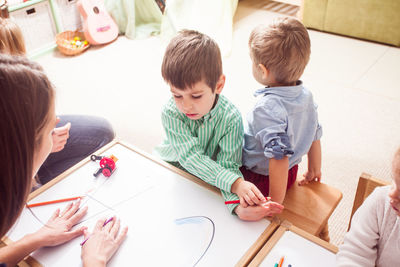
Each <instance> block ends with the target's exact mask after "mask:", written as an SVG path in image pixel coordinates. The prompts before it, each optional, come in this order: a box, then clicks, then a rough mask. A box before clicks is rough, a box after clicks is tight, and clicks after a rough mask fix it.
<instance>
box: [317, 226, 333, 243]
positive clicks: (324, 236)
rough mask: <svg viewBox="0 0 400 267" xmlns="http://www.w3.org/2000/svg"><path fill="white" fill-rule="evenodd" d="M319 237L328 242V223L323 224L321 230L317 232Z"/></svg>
mask: <svg viewBox="0 0 400 267" xmlns="http://www.w3.org/2000/svg"><path fill="white" fill-rule="evenodd" d="M319 237H320V238H321V239H322V240H325V241H326V242H329V241H330V240H331V239H330V237H329V229H328V224H326V225H325V226H324V228H322V231H321V232H320V233H319Z"/></svg>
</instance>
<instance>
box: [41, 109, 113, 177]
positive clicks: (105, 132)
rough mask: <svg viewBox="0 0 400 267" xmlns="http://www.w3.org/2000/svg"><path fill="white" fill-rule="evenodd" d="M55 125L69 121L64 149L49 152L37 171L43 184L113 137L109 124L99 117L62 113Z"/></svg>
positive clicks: (58, 125)
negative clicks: (67, 136) (69, 127)
mask: <svg viewBox="0 0 400 267" xmlns="http://www.w3.org/2000/svg"><path fill="white" fill-rule="evenodd" d="M59 117H60V119H61V120H60V122H59V123H58V124H57V127H60V126H63V125H65V124H66V123H68V122H70V123H71V129H70V130H69V138H68V140H67V144H66V145H65V147H64V149H63V150H61V151H59V152H56V153H51V154H50V155H49V157H48V158H47V159H46V161H45V162H44V163H43V165H42V166H41V168H40V169H39V171H38V179H39V182H40V183H41V184H45V183H47V182H49V181H50V180H52V179H53V178H55V177H57V176H58V175H59V174H61V173H62V172H64V171H65V170H67V169H68V168H70V167H72V166H73V165H75V164H76V163H78V162H79V161H81V160H82V159H84V158H85V157H87V156H89V155H90V154H92V153H93V152H95V151H96V150H98V149H99V148H101V147H103V146H104V145H106V144H107V143H109V142H110V141H112V140H113V139H114V136H115V134H114V130H113V129H112V126H111V124H110V123H109V122H108V121H107V120H105V119H103V118H99V117H94V116H80V115H62V116H59Z"/></svg>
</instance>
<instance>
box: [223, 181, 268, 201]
mask: <svg viewBox="0 0 400 267" xmlns="http://www.w3.org/2000/svg"><path fill="white" fill-rule="evenodd" d="M231 191H232V193H235V194H236V195H238V197H239V199H240V205H242V206H243V207H244V208H246V207H247V206H248V205H250V206H253V205H256V204H261V203H264V202H265V197H264V196H263V194H261V192H260V190H258V188H257V187H256V186H255V185H254V184H252V183H250V182H247V181H245V180H243V178H239V179H237V180H236V181H235V182H234V183H233V185H232V189H231Z"/></svg>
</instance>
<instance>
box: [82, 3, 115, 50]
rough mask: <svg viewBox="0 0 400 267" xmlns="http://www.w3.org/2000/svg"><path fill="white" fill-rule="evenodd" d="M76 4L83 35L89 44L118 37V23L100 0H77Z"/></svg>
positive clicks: (107, 41) (101, 42)
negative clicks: (80, 16) (81, 18)
mask: <svg viewBox="0 0 400 267" xmlns="http://www.w3.org/2000/svg"><path fill="white" fill-rule="evenodd" d="M77 6H78V10H79V12H80V13H81V15H82V17H83V31H84V33H85V37H86V39H87V40H88V41H89V43H90V44H92V45H99V44H106V43H109V42H112V41H114V40H115V39H116V38H117V37H118V33H119V29H118V25H117V24H116V23H115V22H114V20H113V19H112V17H111V16H110V15H109V14H108V13H107V10H106V8H105V6H104V3H103V1H102V0H79V1H78V3H77Z"/></svg>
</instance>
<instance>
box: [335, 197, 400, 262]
mask: <svg viewBox="0 0 400 267" xmlns="http://www.w3.org/2000/svg"><path fill="white" fill-rule="evenodd" d="M382 193H384V192H382V191H377V190H375V191H374V192H373V193H372V194H371V195H370V196H369V197H368V198H367V199H366V200H365V201H364V203H363V204H362V205H361V206H360V207H359V208H358V210H357V211H356V212H355V214H354V216H353V219H352V221H351V228H350V230H349V232H347V233H346V235H345V238H344V242H343V244H342V245H341V246H339V252H338V254H337V258H336V259H337V261H336V264H337V266H339V267H344V266H356V267H369V266H371V267H372V266H375V264H376V259H377V253H378V251H377V249H378V247H377V245H378V240H379V238H380V234H379V228H380V226H379V223H378V222H381V223H382V221H383V219H384V218H383V216H384V212H383V209H384V205H385V204H384V203H385V198H386V194H382ZM379 206H381V209H382V211H381V212H380V208H379ZM393 256H394V257H395V255H393Z"/></svg>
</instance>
